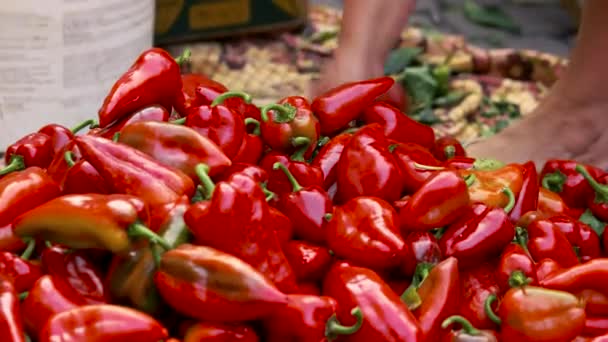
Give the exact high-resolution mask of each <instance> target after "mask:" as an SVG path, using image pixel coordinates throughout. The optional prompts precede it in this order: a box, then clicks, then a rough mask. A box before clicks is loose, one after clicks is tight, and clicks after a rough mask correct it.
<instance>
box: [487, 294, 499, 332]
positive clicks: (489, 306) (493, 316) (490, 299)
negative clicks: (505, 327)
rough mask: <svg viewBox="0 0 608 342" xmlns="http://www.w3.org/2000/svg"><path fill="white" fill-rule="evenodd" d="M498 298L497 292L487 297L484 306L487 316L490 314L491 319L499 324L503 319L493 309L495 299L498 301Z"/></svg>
mask: <svg viewBox="0 0 608 342" xmlns="http://www.w3.org/2000/svg"><path fill="white" fill-rule="evenodd" d="M496 299H497V298H496V295H495V294H491V295H489V296H488V298H486V301H485V303H484V305H483V308H484V310H485V312H486V316H488V318H489V319H490V321H492V322H494V323H496V324H497V325H501V324H502V320H501V319H500V317H498V316H497V315H496V313H494V310H492V303H494V301H496Z"/></svg>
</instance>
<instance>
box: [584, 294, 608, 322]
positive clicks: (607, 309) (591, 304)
mask: <svg viewBox="0 0 608 342" xmlns="http://www.w3.org/2000/svg"><path fill="white" fill-rule="evenodd" d="M577 296H578V297H579V298H581V299H582V300H583V301H584V302H585V313H586V314H587V315H588V316H607V315H608V296H607V295H605V294H603V293H601V292H599V291H596V290H591V289H584V290H582V291H580V292H578V293H577Z"/></svg>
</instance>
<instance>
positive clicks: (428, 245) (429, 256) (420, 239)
mask: <svg viewBox="0 0 608 342" xmlns="http://www.w3.org/2000/svg"><path fill="white" fill-rule="evenodd" d="M404 242H405V246H406V247H405V255H404V258H403V262H402V263H401V271H402V272H403V274H404V275H406V276H409V277H411V276H413V275H414V272H415V271H416V266H418V265H419V264H429V265H435V264H437V263H439V262H440V261H441V260H442V259H443V256H442V254H441V248H439V242H438V241H437V238H435V236H434V235H433V234H431V233H429V232H411V233H409V234H407V236H406V237H405V239H404Z"/></svg>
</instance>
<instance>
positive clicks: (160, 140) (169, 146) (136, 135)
mask: <svg viewBox="0 0 608 342" xmlns="http://www.w3.org/2000/svg"><path fill="white" fill-rule="evenodd" d="M118 142H119V143H123V144H126V145H129V146H131V147H133V148H135V149H137V150H139V151H141V152H144V153H145V154H147V155H149V156H150V157H152V158H154V159H155V160H156V161H158V162H159V163H161V164H163V165H165V166H168V167H174V168H177V169H179V170H180V171H182V172H183V173H185V174H187V175H188V176H189V177H190V178H192V179H197V176H196V172H194V167H195V166H196V165H198V164H200V163H204V164H205V165H207V166H208V167H209V175H210V176H211V177H213V176H215V175H218V174H220V173H222V172H223V171H224V170H225V169H227V168H228V167H229V166H230V165H231V164H232V162H231V161H230V159H228V157H227V156H226V155H225V154H224V153H223V152H222V150H221V149H220V148H219V147H218V146H217V145H216V144H214V143H213V142H212V141H211V140H209V139H207V138H206V137H204V136H202V135H200V134H199V133H198V132H197V131H195V130H193V129H192V128H189V127H185V126H180V125H175V124H171V123H166V122H156V121H143V122H136V123H133V124H130V125H127V126H125V127H124V128H123V129H122V130H121V131H120V137H119V138H118Z"/></svg>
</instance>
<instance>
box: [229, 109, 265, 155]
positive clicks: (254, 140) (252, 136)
mask: <svg viewBox="0 0 608 342" xmlns="http://www.w3.org/2000/svg"><path fill="white" fill-rule="evenodd" d="M247 120H248V119H245V124H247ZM255 122H256V125H257V126H259V122H258V121H255ZM258 131H259V129H257V128H256V129H255V130H254V131H253V132H252V133H249V132H246V134H245V136H244V137H243V143H241V147H239V150H238V152H237V153H236V155H235V156H234V158H232V161H233V162H235V163H248V164H257V163H258V162H259V161H260V159H261V158H262V154H263V153H264V141H262V138H260V133H259V132H258Z"/></svg>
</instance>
